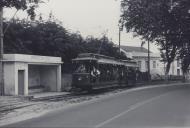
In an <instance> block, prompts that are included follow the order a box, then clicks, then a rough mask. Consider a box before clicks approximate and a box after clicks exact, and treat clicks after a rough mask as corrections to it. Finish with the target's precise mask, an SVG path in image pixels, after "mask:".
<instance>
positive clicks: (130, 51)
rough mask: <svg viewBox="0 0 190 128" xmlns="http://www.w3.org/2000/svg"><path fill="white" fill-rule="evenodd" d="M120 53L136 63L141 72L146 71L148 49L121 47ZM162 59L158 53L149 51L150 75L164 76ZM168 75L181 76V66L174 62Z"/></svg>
mask: <svg viewBox="0 0 190 128" xmlns="http://www.w3.org/2000/svg"><path fill="white" fill-rule="evenodd" d="M121 52H123V53H124V54H125V55H126V56H127V57H129V58H132V59H134V60H136V61H137V63H138V66H139V69H140V71H141V72H147V71H148V49H146V48H144V47H134V46H121ZM161 60H162V58H161V56H160V54H159V53H153V52H151V51H150V73H151V74H152V75H153V74H159V75H164V74H165V69H166V68H165V67H166V64H165V63H164V62H161ZM169 75H182V71H181V65H180V61H179V60H175V61H174V62H173V63H172V64H171V68H170V72H169Z"/></svg>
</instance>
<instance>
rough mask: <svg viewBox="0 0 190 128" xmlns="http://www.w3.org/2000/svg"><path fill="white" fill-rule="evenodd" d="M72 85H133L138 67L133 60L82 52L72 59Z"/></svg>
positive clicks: (94, 86) (104, 86)
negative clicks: (73, 66)
mask: <svg viewBox="0 0 190 128" xmlns="http://www.w3.org/2000/svg"><path fill="white" fill-rule="evenodd" d="M72 61H73V64H74V65H75V67H76V68H75V71H74V73H73V74H72V87H73V88H78V89H81V90H87V91H90V90H94V89H100V88H107V87H113V86H129V85H130V86H131V85H135V81H136V76H135V72H136V70H137V69H138V67H137V63H136V62H135V61H134V60H119V59H115V58H113V57H109V56H104V55H100V54H94V53H82V54H79V55H78V57H77V58H75V59H73V60H72Z"/></svg>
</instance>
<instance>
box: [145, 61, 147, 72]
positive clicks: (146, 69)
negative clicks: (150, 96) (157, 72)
mask: <svg viewBox="0 0 190 128" xmlns="http://www.w3.org/2000/svg"><path fill="white" fill-rule="evenodd" d="M145 66H146V70H147V71H148V61H146V65H145Z"/></svg>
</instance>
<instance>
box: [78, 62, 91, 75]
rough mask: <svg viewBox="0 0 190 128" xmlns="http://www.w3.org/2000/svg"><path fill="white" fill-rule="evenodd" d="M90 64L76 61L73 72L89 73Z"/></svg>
mask: <svg viewBox="0 0 190 128" xmlns="http://www.w3.org/2000/svg"><path fill="white" fill-rule="evenodd" d="M89 72H90V65H89V64H88V63H78V64H77V65H76V68H75V73H89Z"/></svg>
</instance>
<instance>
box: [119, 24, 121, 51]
mask: <svg viewBox="0 0 190 128" xmlns="http://www.w3.org/2000/svg"><path fill="white" fill-rule="evenodd" d="M120 53H121V28H120V26H119V54H120Z"/></svg>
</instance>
